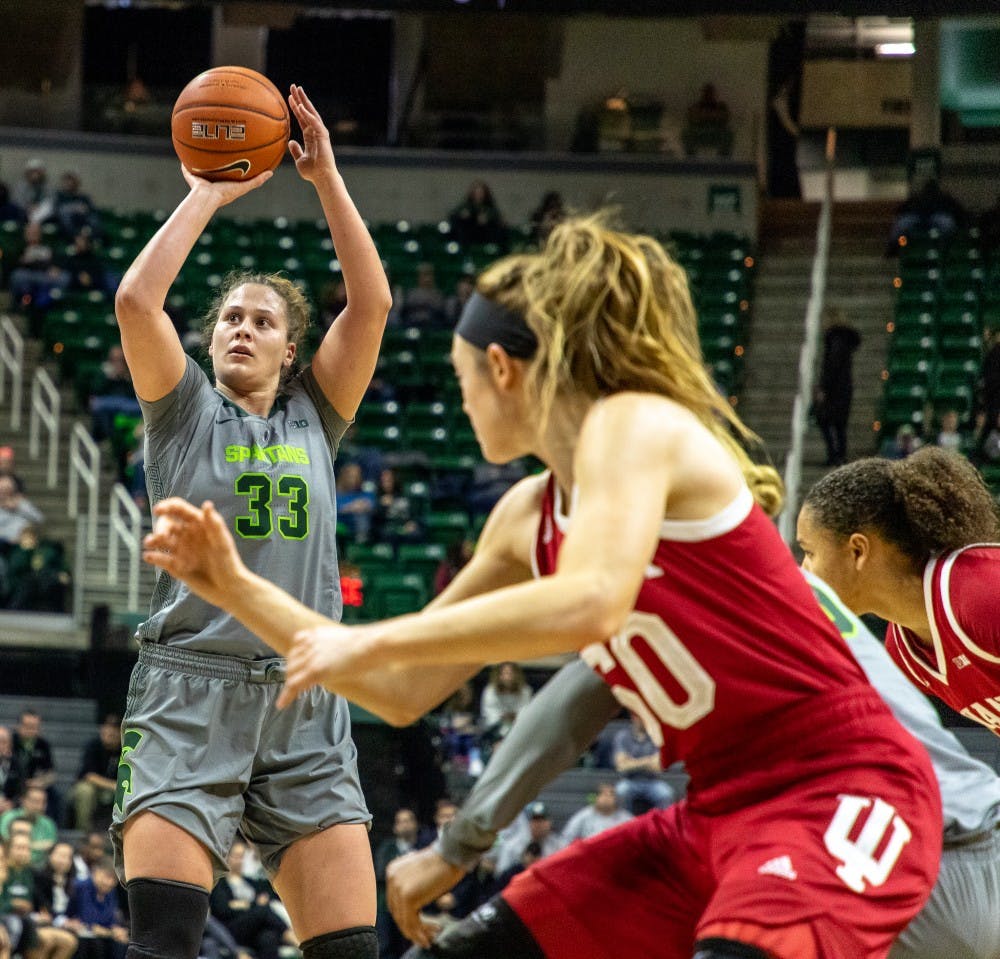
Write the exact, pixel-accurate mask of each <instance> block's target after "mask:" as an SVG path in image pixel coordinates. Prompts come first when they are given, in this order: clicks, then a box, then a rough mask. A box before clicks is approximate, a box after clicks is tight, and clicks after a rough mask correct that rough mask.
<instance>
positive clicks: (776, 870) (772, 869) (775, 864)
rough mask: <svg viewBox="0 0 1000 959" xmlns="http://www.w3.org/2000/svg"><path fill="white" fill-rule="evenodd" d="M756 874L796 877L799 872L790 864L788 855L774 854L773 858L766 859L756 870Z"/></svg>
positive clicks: (785, 877)
mask: <svg viewBox="0 0 1000 959" xmlns="http://www.w3.org/2000/svg"><path fill="white" fill-rule="evenodd" d="M757 874H758V875H760V876H780V877H781V878H782V879H798V878H799V874H798V873H797V872H796V871H795V867H794V866H793V865H792V859H791V857H790V856H776V857H775V858H774V859H768V861H767V862H765V863H764V865H763V866H761V867H760V868H759V869H758V870H757Z"/></svg>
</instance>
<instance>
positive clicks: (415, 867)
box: [385, 846, 465, 949]
mask: <svg viewBox="0 0 1000 959" xmlns="http://www.w3.org/2000/svg"><path fill="white" fill-rule="evenodd" d="M464 875H465V872H464V870H462V869H461V868H460V867H458V866H453V865H452V864H451V863H450V862H448V861H447V860H446V859H444V858H443V857H442V856H441V854H440V853H438V852H437V851H435V850H434V848H433V847H431V846H428V847H427V848H426V849H420V850H418V851H417V852H408V853H407V854H406V855H405V856H400V857H399V858H398V859H393V860H392V862H390V863H389V865H388V866H386V869H385V881H386V885H385V888H386V897H387V902H388V905H389V911H390V912H391V913H392V918H393V919H395V920H396V925H397V926H399V930H400V932H402V933H403V935H404V936H406V938H407V939H410V940H412V941H413V942H415V943H416V944H417V945H418V946H421V947H422V948H424V949H427V948H429V947H430V944H431V940H432V939H433V938H434V934H435V933H436V932H437V931H438V929H439V927H438V926H437V925H436V924H435V925H432V924H430V923H428V922H427V921H426V920H424V918H423V917H422V916H421V915H420V910H421V909H422V908H423V907H424V906H426V905H427V904H428V903H430V902H434V900H435V899H437V898H439V897H440V896H443V895H444V894H445V893H446V892H448V891H449V890H451V889H453V888H454V887H455V884H456V883H457V882H458V881H459V880H460V879H461V878H462V877H463V876H464Z"/></svg>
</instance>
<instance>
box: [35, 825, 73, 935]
mask: <svg viewBox="0 0 1000 959" xmlns="http://www.w3.org/2000/svg"><path fill="white" fill-rule="evenodd" d="M75 885H76V875H75V872H74V869H73V846H72V845H71V844H70V843H68V842H57V843H56V844H55V845H54V846H53V847H52V848H51V849H50V850H49V855H48V858H47V860H46V862H45V865H44V866H42V868H41V869H39V870H38V873H37V875H36V879H35V899H34V906H35V915H36V917H37V919H38V921H39V923H41V924H44V925H47V926H61V925H63V924H64V919H65V916H66V910H67V909H68V908H69V900H70V896H71V895H72V894H73V888H74V887H75Z"/></svg>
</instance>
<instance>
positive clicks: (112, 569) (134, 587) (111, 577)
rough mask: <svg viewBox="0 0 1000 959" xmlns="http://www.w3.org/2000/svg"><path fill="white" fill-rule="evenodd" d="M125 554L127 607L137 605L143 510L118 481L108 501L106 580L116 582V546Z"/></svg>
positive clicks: (115, 583) (135, 606)
mask: <svg viewBox="0 0 1000 959" xmlns="http://www.w3.org/2000/svg"><path fill="white" fill-rule="evenodd" d="M119 543H121V545H122V546H123V547H124V548H125V551H126V552H127V553H128V608H129V609H130V610H134V609H137V608H138V606H139V561H140V558H141V555H142V511H141V510H140V509H139V507H138V506H136V505H135V503H134V502H133V500H132V497H131V496H129V493H128V490H127V489H125V487H124V486H122V484H121V483H115V485H114V486H113V487H112V489H111V497H110V500H109V502H108V582H109V583H111V584H112V585H117V584H118V545H119Z"/></svg>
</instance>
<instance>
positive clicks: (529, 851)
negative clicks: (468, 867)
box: [491, 839, 545, 895]
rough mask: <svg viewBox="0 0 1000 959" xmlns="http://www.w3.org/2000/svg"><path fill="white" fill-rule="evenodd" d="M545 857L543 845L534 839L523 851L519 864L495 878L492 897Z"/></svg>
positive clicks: (508, 868)
mask: <svg viewBox="0 0 1000 959" xmlns="http://www.w3.org/2000/svg"><path fill="white" fill-rule="evenodd" d="M544 855H545V852H544V850H543V849H542V844H541V843H539V842H536V841H535V840H534V839H532V840H531V841H530V842H529V843H528V844H527V845H526V846H525V847H524V849H522V850H521V855H520V857H518V860H517V862H515V863H514V864H513V865H511V866H508V867H507V868H506V869H505V870H504V871H503V872H498V873H497V874H496V876H494V878H493V891H492V893H491V895H496V893H498V892H500V890H502V889H505V888H506V887H507V885H508V884H509V883H510V881H511V880H512V879H513V878H514V877H515V876H517V875H519V874H520V873H522V872H524V870H525V869H527V868H528V867H529V866H530V865H531V864H532V863H536V862H538V860H539V859H541V858H542V857H543V856H544Z"/></svg>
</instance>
